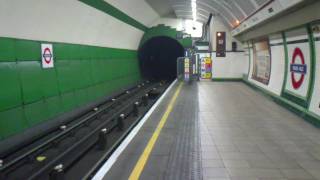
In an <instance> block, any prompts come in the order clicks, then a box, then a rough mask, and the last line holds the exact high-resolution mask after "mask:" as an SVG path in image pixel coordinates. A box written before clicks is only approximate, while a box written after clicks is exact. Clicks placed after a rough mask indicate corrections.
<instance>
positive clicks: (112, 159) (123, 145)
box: [92, 79, 177, 180]
mask: <svg viewBox="0 0 320 180" xmlns="http://www.w3.org/2000/svg"><path fill="white" fill-rule="evenodd" d="M176 83H177V79H176V80H174V81H173V82H172V83H171V85H170V86H169V87H168V89H166V91H165V92H164V93H163V94H162V96H161V97H160V98H159V99H158V100H157V102H156V103H155V104H154V105H153V106H152V107H151V108H150V109H149V111H148V112H147V113H146V115H145V116H144V117H143V118H142V119H141V120H140V122H139V123H138V124H137V125H136V127H134V129H133V130H132V131H131V132H130V133H129V135H128V136H127V137H126V138H125V139H124V141H123V142H122V143H121V144H120V145H119V147H118V148H117V149H116V150H115V151H114V152H113V153H112V155H111V156H110V158H109V159H108V160H107V161H106V162H105V164H103V165H102V167H101V168H100V170H99V171H98V172H97V173H96V174H95V176H94V177H93V178H92V179H93V180H102V179H103V177H104V176H105V175H106V174H107V173H108V171H109V170H110V169H111V167H112V165H113V164H114V163H115V162H116V160H117V159H118V157H119V156H120V155H121V153H122V152H123V150H125V149H126V147H127V146H128V145H129V143H130V142H131V141H132V139H133V138H134V137H135V136H136V134H137V133H138V132H139V130H140V129H141V127H142V126H143V125H144V123H145V122H146V121H147V120H148V119H149V117H150V116H151V114H152V113H153V111H154V110H155V109H156V108H157V107H158V106H159V104H160V103H161V102H162V100H163V99H164V97H165V96H166V95H167V94H168V92H169V91H170V90H171V89H172V87H173V86H174V85H175V84H176Z"/></svg>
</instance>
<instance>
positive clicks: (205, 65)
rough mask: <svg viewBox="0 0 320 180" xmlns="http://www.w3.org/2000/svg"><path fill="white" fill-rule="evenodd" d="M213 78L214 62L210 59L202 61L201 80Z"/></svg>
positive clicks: (206, 58)
mask: <svg viewBox="0 0 320 180" xmlns="http://www.w3.org/2000/svg"><path fill="white" fill-rule="evenodd" d="M211 77H212V60H211V58H210V57H205V58H202V59H201V78H202V79H211Z"/></svg>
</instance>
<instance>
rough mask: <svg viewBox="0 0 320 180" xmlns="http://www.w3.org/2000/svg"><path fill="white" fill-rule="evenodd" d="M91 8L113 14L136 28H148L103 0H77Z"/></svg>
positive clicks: (144, 29) (143, 29)
mask: <svg viewBox="0 0 320 180" xmlns="http://www.w3.org/2000/svg"><path fill="white" fill-rule="evenodd" d="M79 1H81V2H83V3H85V4H87V5H89V6H91V7H93V8H96V9H98V10H100V11H102V12H105V13H107V14H109V15H110V16H113V17H115V18H117V19H119V20H120V21H123V22H125V23H127V24H129V25H131V26H133V27H135V28H137V29H140V30H142V31H146V30H147V29H148V27H147V26H145V25H143V24H141V23H140V22H138V21H137V20H135V19H133V18H132V17H130V16H128V15H127V14H125V13H124V12H122V11H120V10H119V9H117V8H116V7H114V6H112V5H111V4H109V3H107V2H105V1H104V0H79Z"/></svg>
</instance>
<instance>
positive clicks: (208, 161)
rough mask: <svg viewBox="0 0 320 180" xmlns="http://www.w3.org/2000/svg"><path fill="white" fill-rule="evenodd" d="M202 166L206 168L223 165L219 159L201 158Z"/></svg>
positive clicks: (222, 166) (221, 166)
mask: <svg viewBox="0 0 320 180" xmlns="http://www.w3.org/2000/svg"><path fill="white" fill-rule="evenodd" d="M202 167H204V168H207V167H210V168H224V167H225V165H224V163H223V161H222V160H221V159H203V160H202Z"/></svg>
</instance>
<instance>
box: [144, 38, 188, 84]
mask: <svg viewBox="0 0 320 180" xmlns="http://www.w3.org/2000/svg"><path fill="white" fill-rule="evenodd" d="M183 56H184V48H183V46H182V45H181V44H180V43H179V42H178V41H177V40H175V39H172V38H170V37H165V36H158V37H154V38H151V39H149V40H148V41H147V42H146V43H144V44H143V45H142V46H141V47H140V49H139V51H138V57H139V63H140V68H141V72H142V75H143V77H144V78H147V79H153V80H169V81H170V80H173V79H175V78H176V76H177V58H178V57H183Z"/></svg>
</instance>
